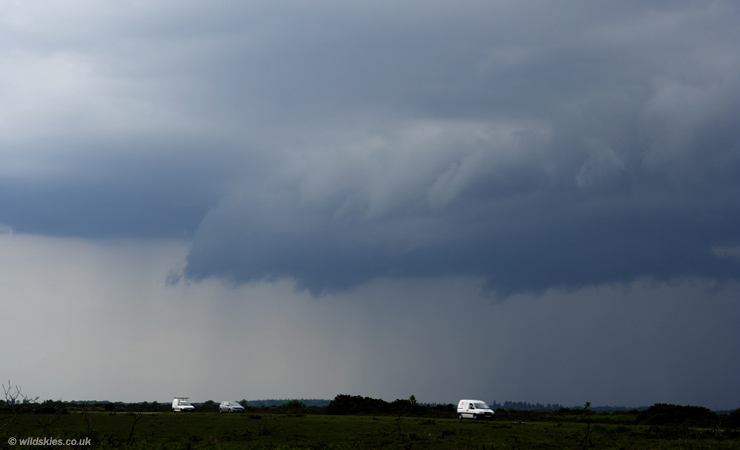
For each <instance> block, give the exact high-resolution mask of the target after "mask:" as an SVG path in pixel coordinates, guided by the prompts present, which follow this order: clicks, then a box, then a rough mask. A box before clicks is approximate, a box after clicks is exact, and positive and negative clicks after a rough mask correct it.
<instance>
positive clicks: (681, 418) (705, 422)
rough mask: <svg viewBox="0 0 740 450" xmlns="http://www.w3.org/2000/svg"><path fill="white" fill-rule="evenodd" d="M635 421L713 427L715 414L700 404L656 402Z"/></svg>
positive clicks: (715, 418) (652, 423)
mask: <svg viewBox="0 0 740 450" xmlns="http://www.w3.org/2000/svg"><path fill="white" fill-rule="evenodd" d="M637 422H638V423H642V424H646V425H684V426H694V427H713V426H715V425H716V424H717V414H716V413H714V412H713V411H711V410H709V409H707V408H703V407H701V406H680V405H669V404H665V403H656V404H655V405H653V406H651V407H650V408H648V409H647V410H645V411H642V412H641V413H640V415H639V416H637Z"/></svg>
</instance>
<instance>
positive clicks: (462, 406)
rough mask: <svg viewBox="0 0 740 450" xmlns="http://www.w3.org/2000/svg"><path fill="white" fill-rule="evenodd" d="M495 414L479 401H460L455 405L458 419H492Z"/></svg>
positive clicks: (484, 403)
mask: <svg viewBox="0 0 740 450" xmlns="http://www.w3.org/2000/svg"><path fill="white" fill-rule="evenodd" d="M494 414H495V413H494V412H493V410H492V409H491V408H489V407H488V405H486V402H483V401H480V400H460V401H459V402H458V404H457V417H458V419H493V415H494Z"/></svg>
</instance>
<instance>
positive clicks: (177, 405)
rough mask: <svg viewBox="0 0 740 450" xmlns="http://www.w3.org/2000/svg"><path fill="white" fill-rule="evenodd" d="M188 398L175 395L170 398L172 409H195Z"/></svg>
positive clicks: (177, 410)
mask: <svg viewBox="0 0 740 450" xmlns="http://www.w3.org/2000/svg"><path fill="white" fill-rule="evenodd" d="M188 399H189V397H175V398H174V399H173V400H172V410H173V411H175V412H179V411H195V406H193V405H191V404H190V402H189V401H188Z"/></svg>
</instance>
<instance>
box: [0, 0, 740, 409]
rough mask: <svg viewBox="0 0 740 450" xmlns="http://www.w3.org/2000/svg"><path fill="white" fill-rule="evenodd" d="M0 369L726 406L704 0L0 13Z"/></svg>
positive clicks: (736, 296)
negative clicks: (1, 343) (0, 312)
mask: <svg viewBox="0 0 740 450" xmlns="http://www.w3.org/2000/svg"><path fill="white" fill-rule="evenodd" d="M0 5H2V7H3V15H2V17H0V298H1V299H2V305H1V307H2V309H3V314H2V315H3V319H4V320H3V322H4V325H3V327H0V340H2V342H4V343H5V345H2V346H1V347H2V350H0V360H2V361H4V363H3V364H2V367H1V368H0V378H2V380H7V379H11V381H12V383H13V384H18V385H20V386H22V388H23V390H24V392H25V393H27V394H29V395H32V396H36V395H39V396H40V397H41V398H42V399H46V398H52V399H59V398H62V399H65V400H72V399H107V400H114V401H115V400H122V401H144V400H147V401H152V400H158V401H167V400H169V399H171V397H172V396H175V395H188V396H190V397H191V399H192V400H194V401H205V400H208V399H213V400H217V401H220V400H226V399H242V398H247V399H258V398H328V399H331V398H333V397H334V396H335V395H337V394H340V393H342V394H351V395H363V396H371V397H377V398H384V399H386V400H394V399H396V398H408V397H409V396H410V395H415V396H416V398H417V399H418V400H419V401H422V402H455V401H457V400H458V399H459V398H463V397H472V398H480V399H482V400H485V401H489V402H490V401H494V400H496V401H499V402H503V401H506V400H512V401H528V402H533V403H534V402H540V403H560V404H564V405H583V404H584V403H585V402H587V401H590V402H591V403H592V404H594V405H625V406H643V405H648V406H649V405H651V404H653V403H657V402H663V403H678V404H693V405H700V406H706V407H709V408H712V409H716V408H719V409H734V408H738V407H740V385H738V383H737V380H738V379H740V358H738V357H737V355H740V327H739V326H738V324H740V52H739V51H738V49H740V27H738V26H737V24H738V23H740V8H739V7H738V6H737V5H736V4H735V2H732V1H712V2H709V1H701V2H699V1H645V0H642V1H639V2H633V1H623V2H594V1H560V2H545V1H542V2H538V1H531V2H518V1H490V0H487V1H459V2H454V3H453V2H429V1H423V2H422V1H401V2H364V1H356V2H337V1H329V0H327V1H315V2H307V1H293V2H291V1H282V2H274V1H269V2H268V1H251V2H240V1H217V2H205V1H182V0H178V1H157V2H140V1H111V2H95V1H86V0H80V1H68V2H52V1H42V2H11V1H0Z"/></svg>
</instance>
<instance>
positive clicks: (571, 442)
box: [0, 411, 740, 450]
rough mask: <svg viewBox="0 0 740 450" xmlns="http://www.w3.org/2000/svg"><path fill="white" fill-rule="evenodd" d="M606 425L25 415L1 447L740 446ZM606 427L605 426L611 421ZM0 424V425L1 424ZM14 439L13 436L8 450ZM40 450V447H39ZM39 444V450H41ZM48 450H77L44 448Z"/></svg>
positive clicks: (617, 422) (685, 431) (715, 438)
mask: <svg viewBox="0 0 740 450" xmlns="http://www.w3.org/2000/svg"><path fill="white" fill-rule="evenodd" d="M630 417H632V418H633V417H634V416H624V418H621V416H619V415H613V416H612V417H611V418H610V419H612V420H609V421H602V423H595V422H594V421H588V422H586V421H558V420H553V421H522V420H510V419H509V418H496V420H493V421H473V420H462V421H461V420H457V419H439V418H436V419H433V418H414V417H402V418H399V417H388V416H378V417H373V416H331V415H323V414H305V415H304V414H272V413H261V412H259V411H257V412H246V413H244V414H223V415H222V414H218V413H210V412H208V413H207V412H196V413H171V412H163V413H153V414H137V413H133V414H132V413H115V414H114V413H109V412H87V413H83V412H72V413H68V414H58V415H55V414H20V415H18V416H17V417H16V419H15V420H14V421H13V422H12V423H10V424H9V425H8V426H7V427H5V429H3V430H2V431H0V435H1V436H2V441H0V448H3V449H16V450H18V447H21V445H20V440H21V439H25V438H29V437H30V438H34V437H35V438H44V437H46V438H54V439H61V440H66V439H78V440H79V441H82V440H84V439H85V438H87V437H90V438H91V442H92V445H86V446H78V447H77V448H86V449H91V448H95V449H98V448H100V449H118V448H121V449H242V448H246V449H251V448H254V449H262V448H265V449H309V448H311V449H486V450H489V449H635V450H637V449H691V450H699V449H728V450H729V449H740V438H739V434H738V433H737V432H730V431H727V430H719V429H708V428H704V429H697V428H688V427H679V426H647V425H634V424H630ZM606 422H608V423H606ZM0 424H1V422H0ZM11 438H16V439H17V440H16V441H15V442H14V444H15V445H11V441H12V440H11ZM38 447H40V446H38ZM38 447H37V448H38ZM46 448H56V449H61V448H73V447H72V446H65V445H54V446H49V445H47V446H46Z"/></svg>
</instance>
